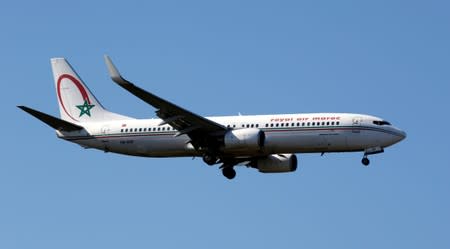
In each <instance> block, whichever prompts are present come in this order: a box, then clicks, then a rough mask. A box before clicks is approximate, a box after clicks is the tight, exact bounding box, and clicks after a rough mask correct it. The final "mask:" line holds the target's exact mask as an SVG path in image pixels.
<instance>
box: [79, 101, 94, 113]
mask: <svg viewBox="0 0 450 249" xmlns="http://www.w3.org/2000/svg"><path fill="white" fill-rule="evenodd" d="M94 106H95V105H90V104H89V103H88V101H87V99H85V100H84V104H82V105H77V108H78V109H80V116H79V117H81V116H83V115H84V114H86V115H88V116H89V117H90V116H91V109H92V108H93V107H94Z"/></svg>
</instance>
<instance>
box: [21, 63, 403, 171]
mask: <svg viewBox="0 0 450 249" xmlns="http://www.w3.org/2000/svg"><path fill="white" fill-rule="evenodd" d="M105 62H106V65H107V68H108V71H109V74H110V76H111V79H112V80H113V81H114V82H115V83H117V84H118V85H119V86H121V87H122V88H124V89H125V90H127V91H128V92H130V93H131V94H133V95H135V96H136V97H138V98H140V99H141V100H143V101H144V102H146V103H148V104H149V105H151V106H153V107H154V108H155V109H156V115H157V116H158V117H159V118H154V119H135V118H131V117H127V116H123V115H120V114H117V113H113V112H110V111H107V110H106V109H105V108H104V107H103V106H102V105H101V104H100V102H99V101H98V100H97V99H96V98H95V96H94V95H93V94H92V93H91V91H90V90H89V89H88V87H87V86H86V84H85V83H84V82H83V81H82V80H81V78H80V77H79V76H78V74H77V73H76V72H75V71H74V69H73V68H72V67H71V66H70V64H69V63H68V62H67V61H66V60H65V59H64V58H53V59H51V66H52V70H53V77H54V81H55V87H56V94H57V99H58V103H59V110H60V118H57V117H54V116H51V115H48V114H45V113H43V112H40V111H37V110H34V109H31V108H29V107H26V106H18V107H19V108H20V109H22V110H24V111H25V112H27V113H29V114H31V115H32V116H34V117H36V118H37V119H39V120H41V121H42V122H44V123H46V124H47V125H49V126H50V127H52V128H54V129H55V130H56V135H57V137H58V138H61V139H64V140H67V141H70V142H73V143H76V144H79V145H81V146H83V147H84V148H95V149H99V150H102V151H105V152H114V153H119V154H125V155H133V156H143V157H202V158H203V161H204V162H205V163H206V164H208V165H220V168H221V169H222V173H223V175H224V176H225V177H226V178H228V179H233V178H234V177H235V176H236V171H235V169H234V167H235V166H238V165H241V166H247V167H249V168H255V169H257V170H258V171H259V172H262V173H279V172H293V171H295V170H296V169H297V164H298V162H297V156H296V153H322V154H323V153H329V152H363V158H362V163H363V164H364V165H366V166H367V165H369V159H368V156H369V155H372V154H377V153H382V152H384V149H385V148H386V147H389V146H391V145H393V144H395V143H397V142H399V141H401V140H403V139H404V138H405V137H406V133H405V132H403V131H402V130H400V129H398V128H396V127H394V126H393V125H391V123H389V122H388V121H386V120H384V119H382V118H378V117H375V116H370V115H365V114H351V113H310V114H274V115H251V116H250V115H239V116H217V117H203V116H201V115H198V114H196V113H194V112H191V111H189V110H186V109H184V108H183V107H180V106H178V105H176V104H174V103H172V102H169V101H167V100H165V99H163V98H161V97H159V96H156V95H155V94H153V93H150V92H148V91H146V90H144V89H142V88H140V87H138V86H136V85H135V84H133V83H131V82H129V81H128V80H126V79H124V78H123V77H122V76H121V75H120V74H119V71H118V70H117V68H116V67H115V66H114V64H113V63H112V61H111V59H110V58H109V57H108V56H105Z"/></svg>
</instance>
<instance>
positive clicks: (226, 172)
mask: <svg viewBox="0 0 450 249" xmlns="http://www.w3.org/2000/svg"><path fill="white" fill-rule="evenodd" d="M222 174H223V176H225V177H226V178H228V179H229V180H231V179H233V178H234V177H235V176H236V171H235V170H234V169H233V167H224V168H223V169H222Z"/></svg>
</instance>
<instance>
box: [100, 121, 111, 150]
mask: <svg viewBox="0 0 450 249" xmlns="http://www.w3.org/2000/svg"><path fill="white" fill-rule="evenodd" d="M109 131H110V129H109V125H105V126H103V127H102V129H101V133H102V136H106V135H108V134H109ZM101 141H102V143H103V148H104V149H103V150H104V151H105V152H108V151H109V149H108V143H109V141H108V139H107V138H102V139H101Z"/></svg>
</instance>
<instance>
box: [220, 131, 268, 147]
mask: <svg viewBox="0 0 450 249" xmlns="http://www.w3.org/2000/svg"><path fill="white" fill-rule="evenodd" d="M265 140H266V135H265V134H264V132H263V131H262V130H260V129H257V128H249V129H238V130H230V131H228V132H227V133H226V134H225V137H224V144H225V149H226V150H250V151H256V150H260V149H261V148H262V147H264V142H265Z"/></svg>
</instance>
